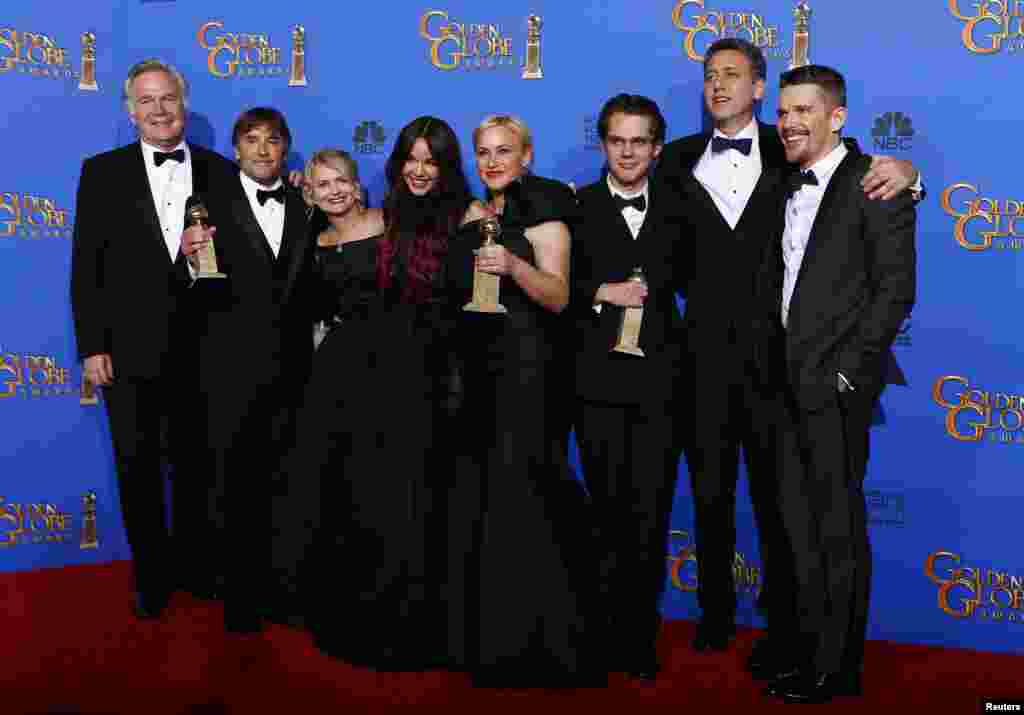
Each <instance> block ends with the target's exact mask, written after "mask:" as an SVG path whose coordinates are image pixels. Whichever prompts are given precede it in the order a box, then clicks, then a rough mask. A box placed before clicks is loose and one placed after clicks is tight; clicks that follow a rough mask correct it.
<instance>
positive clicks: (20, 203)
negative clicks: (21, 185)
mask: <svg viewBox="0 0 1024 715" xmlns="http://www.w3.org/2000/svg"><path fill="white" fill-rule="evenodd" d="M72 225H73V222H72V221H71V212H70V211H68V210H67V209H62V208H60V206H59V205H58V203H57V201H56V200H55V199H51V198H47V197H44V196H36V195H34V194H24V193H17V192H0V239H2V238H11V237H15V236H17V237H20V238H71V227H72Z"/></svg>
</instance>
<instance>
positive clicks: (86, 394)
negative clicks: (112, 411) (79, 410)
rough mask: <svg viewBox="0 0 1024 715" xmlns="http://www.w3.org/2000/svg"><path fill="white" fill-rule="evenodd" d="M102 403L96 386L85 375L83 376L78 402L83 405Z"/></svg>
mask: <svg viewBox="0 0 1024 715" xmlns="http://www.w3.org/2000/svg"><path fill="white" fill-rule="evenodd" d="M99 403H100V397H99V394H98V393H97V392H96V386H95V385H94V384H92V383H91V382H89V381H88V380H87V379H86V378H85V376H84V375H83V376H82V392H81V394H80V395H79V397H78V404H79V405H82V406H83V407H86V406H89V405H98V404H99Z"/></svg>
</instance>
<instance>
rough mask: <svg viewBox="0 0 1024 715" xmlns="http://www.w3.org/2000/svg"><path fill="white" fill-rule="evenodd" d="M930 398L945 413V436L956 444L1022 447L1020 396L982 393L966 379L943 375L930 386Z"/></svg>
mask: <svg viewBox="0 0 1024 715" xmlns="http://www.w3.org/2000/svg"><path fill="white" fill-rule="evenodd" d="M932 399H933V400H934V401H935V404H937V405H938V406H939V407H941V408H943V409H944V410H946V433H947V434H948V435H949V436H950V437H952V438H953V439H955V440H957V441H958V442H981V441H983V440H986V439H987V440H988V441H990V442H996V443H999V444H1020V445H1024V395H1014V394H1012V393H1009V392H993V391H990V390H982V389H979V388H977V387H972V386H971V383H970V381H969V380H968V379H967V378H966V377H961V376H959V375H945V376H943V377H940V378H939V379H938V380H936V381H935V384H934V385H933V386H932Z"/></svg>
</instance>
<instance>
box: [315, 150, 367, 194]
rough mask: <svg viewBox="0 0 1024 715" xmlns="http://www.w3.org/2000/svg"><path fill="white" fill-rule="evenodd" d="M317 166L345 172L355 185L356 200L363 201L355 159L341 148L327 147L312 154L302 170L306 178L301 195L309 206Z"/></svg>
mask: <svg viewBox="0 0 1024 715" xmlns="http://www.w3.org/2000/svg"><path fill="white" fill-rule="evenodd" d="M318 166H326V167H327V168H329V169H334V170H335V171H340V172H341V173H343V174H346V175H347V176H348V178H349V179H350V180H351V181H352V183H353V184H355V186H356V200H357V201H358V202H359V203H360V204H362V203H363V187H362V185H361V184H360V183H359V165H358V164H356V160H355V159H353V158H352V155H351V154H349V153H348V152H347V151H344V150H343V149H334V148H331V147H328V148H325V149H320V150H319V151H317V152H316V153H315V154H313V156H311V157H310V158H309V161H307V162H306V167H305V168H304V169H303V171H302V173H303V175H304V176H305V179H306V180H305V181H304V182H303V184H302V197H303V198H304V199H305V200H306V203H307V204H308V205H309V206H312V205H313V169H314V168H316V167H318Z"/></svg>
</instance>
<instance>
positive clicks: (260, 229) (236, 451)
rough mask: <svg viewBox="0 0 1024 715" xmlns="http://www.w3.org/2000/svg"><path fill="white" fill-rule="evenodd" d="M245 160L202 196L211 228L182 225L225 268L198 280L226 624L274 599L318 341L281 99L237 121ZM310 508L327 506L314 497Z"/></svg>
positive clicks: (235, 137)
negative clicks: (272, 524)
mask: <svg viewBox="0 0 1024 715" xmlns="http://www.w3.org/2000/svg"><path fill="white" fill-rule="evenodd" d="M232 142H233V144H234V147H235V158H236V160H237V161H238V164H239V167H240V171H236V172H235V174H234V176H232V177H230V179H229V180H228V181H225V182H223V183H222V184H220V185H218V186H215V187H211V188H210V191H209V192H208V193H207V194H206V195H205V196H204V197H203V198H204V203H205V205H206V207H207V210H208V211H209V215H210V221H209V223H210V226H209V227H208V228H202V227H198V226H197V227H193V228H190V229H189V230H188V231H186V232H185V237H184V239H183V240H184V242H185V243H186V244H187V245H188V251H189V253H194V252H195V251H197V250H199V249H201V248H203V247H204V246H205V245H206V244H207V243H208V242H209V241H211V240H212V241H213V244H214V247H215V253H216V256H217V263H218V268H219V270H220V272H221V273H224V274H226V275H227V278H225V279H217V278H210V279H199V280H197V281H196V285H195V286H194V287H193V288H192V291H193V296H192V298H193V300H191V301H190V310H191V316H192V320H193V321H195V324H196V326H197V330H198V333H199V335H198V341H197V364H198V365H199V384H200V387H201V390H202V393H203V400H202V402H201V403H200V405H198V408H199V409H198V410H197V412H198V413H199V414H202V415H203V416H204V418H205V430H204V432H205V438H206V442H207V450H206V452H205V453H204V455H203V460H204V465H205V466H206V468H207V469H208V472H209V474H210V477H209V479H210V483H211V484H212V485H213V494H214V502H215V503H216V504H217V505H218V506H217V508H216V509H215V513H217V514H218V515H219V517H220V523H219V527H220V538H219V539H217V543H215V544H212V545H211V548H213V550H214V551H215V553H216V557H217V559H218V560H219V563H220V564H221V567H222V570H223V575H224V582H225V584H224V617H225V626H226V628H227V630H228V631H229V632H236V633H250V632H255V631H258V630H259V628H260V620H259V619H260V615H261V614H264V613H265V612H266V609H267V608H270V607H273V605H274V604H273V603H268V602H267V601H268V600H269V597H268V596H267V594H266V590H267V587H268V576H269V568H270V564H269V554H270V540H269V539H270V532H269V526H268V523H269V521H270V505H271V492H272V477H273V474H274V470H275V467H276V465H277V463H278V461H279V458H280V455H281V453H282V452H283V450H284V448H285V442H286V440H287V438H288V430H289V426H290V418H291V416H292V412H293V410H294V408H295V407H296V405H297V402H298V401H299V399H300V397H301V395H302V386H303V384H304V383H305V378H306V376H307V375H308V372H309V365H310V360H311V356H312V351H313V341H312V319H311V317H310V313H309V312H308V311H309V310H310V303H309V299H308V295H307V293H306V291H307V290H308V287H309V286H308V283H309V281H308V280H307V279H308V272H309V270H310V266H311V260H312V251H311V250H310V244H309V227H308V215H309V214H308V211H307V207H306V205H305V203H304V202H303V200H302V198H301V196H300V195H299V193H298V191H296V190H294V189H292V188H291V187H290V186H288V185H287V184H286V183H285V182H283V181H282V173H283V171H284V166H285V157H286V156H287V154H288V149H289V147H290V146H291V133H290V131H289V129H288V124H287V123H286V121H285V118H284V116H283V115H282V114H281V113H280V112H278V111H277V110H275V109H270V108H264V107H257V108H254V109H250V110H248V111H246V112H244V113H243V114H242V115H241V116H240V117H239V118H238V120H237V121H236V122H235V126H234V129H233V132H232ZM310 508H318V507H317V505H310Z"/></svg>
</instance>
